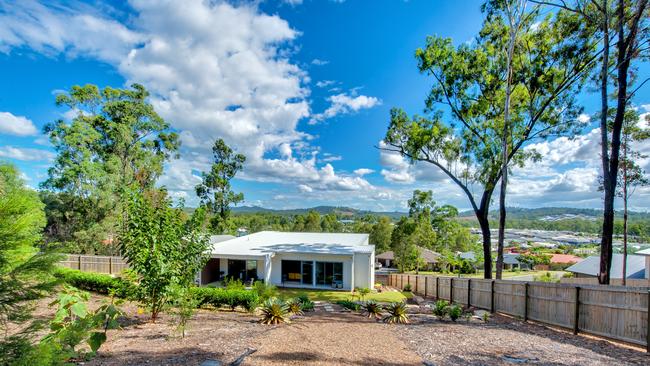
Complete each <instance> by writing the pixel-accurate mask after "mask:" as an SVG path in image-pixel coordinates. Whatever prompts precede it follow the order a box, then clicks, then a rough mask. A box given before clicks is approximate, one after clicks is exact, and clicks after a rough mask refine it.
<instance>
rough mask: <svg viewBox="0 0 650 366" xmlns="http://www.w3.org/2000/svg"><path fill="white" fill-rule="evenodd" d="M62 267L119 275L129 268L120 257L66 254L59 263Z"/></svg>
mask: <svg viewBox="0 0 650 366" xmlns="http://www.w3.org/2000/svg"><path fill="white" fill-rule="evenodd" d="M60 264H61V265H62V266H63V267H67V268H72V269H78V270H81V271H86V272H97V273H108V274H120V272H122V271H123V270H125V269H127V268H128V267H129V266H128V264H126V261H124V258H122V257H109V256H104V255H80V254H67V255H66V258H65V259H64V260H62V261H61V262H60Z"/></svg>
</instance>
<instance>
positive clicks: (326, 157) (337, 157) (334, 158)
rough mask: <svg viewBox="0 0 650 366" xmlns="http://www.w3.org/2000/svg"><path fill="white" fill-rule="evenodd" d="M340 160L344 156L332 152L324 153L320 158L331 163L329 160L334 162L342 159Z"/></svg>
mask: <svg viewBox="0 0 650 366" xmlns="http://www.w3.org/2000/svg"><path fill="white" fill-rule="evenodd" d="M340 160H343V157H342V156H340V155H333V154H330V153H325V154H323V157H322V158H321V159H320V161H322V162H325V163H329V162H332V161H340Z"/></svg>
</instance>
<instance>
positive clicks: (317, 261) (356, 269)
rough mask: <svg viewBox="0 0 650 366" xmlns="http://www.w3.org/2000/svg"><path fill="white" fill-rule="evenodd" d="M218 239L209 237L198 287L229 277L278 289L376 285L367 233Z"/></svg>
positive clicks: (260, 234) (261, 234)
mask: <svg viewBox="0 0 650 366" xmlns="http://www.w3.org/2000/svg"><path fill="white" fill-rule="evenodd" d="M220 239H222V237H219V238H217V237H212V238H211V244H212V248H211V251H210V256H211V258H210V260H209V261H208V263H207V265H206V266H205V268H204V269H203V271H201V274H200V283H201V284H208V283H211V282H214V281H218V280H221V279H222V278H224V277H226V276H229V277H234V278H238V279H241V280H242V281H250V280H264V281H265V282H266V283H269V284H273V285H276V286H280V287H304V288H328V289H331V288H338V289H345V290H351V289H353V288H355V287H359V288H363V287H368V288H372V286H373V284H374V282H375V270H374V263H375V246H374V245H369V244H368V234H340V233H292V232H277V231H262V232H258V233H254V234H250V235H246V236H241V237H237V238H232V239H228V240H223V241H219V240H220Z"/></svg>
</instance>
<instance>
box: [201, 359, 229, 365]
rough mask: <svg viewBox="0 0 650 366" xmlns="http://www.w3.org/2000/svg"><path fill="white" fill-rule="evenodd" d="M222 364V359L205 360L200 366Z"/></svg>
mask: <svg viewBox="0 0 650 366" xmlns="http://www.w3.org/2000/svg"><path fill="white" fill-rule="evenodd" d="M222 365H223V364H222V363H221V361H217V360H205V361H203V362H201V365H200V366H222Z"/></svg>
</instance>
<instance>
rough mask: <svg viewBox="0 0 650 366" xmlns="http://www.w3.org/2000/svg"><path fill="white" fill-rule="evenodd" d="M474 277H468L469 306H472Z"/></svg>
mask: <svg viewBox="0 0 650 366" xmlns="http://www.w3.org/2000/svg"><path fill="white" fill-rule="evenodd" d="M471 299H472V279H471V278H468V279H467V307H468V308H469V307H470V306H472V300H471Z"/></svg>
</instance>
